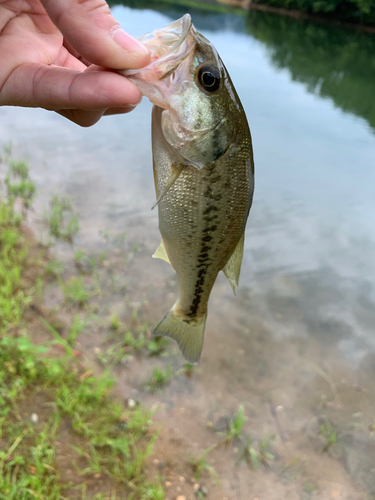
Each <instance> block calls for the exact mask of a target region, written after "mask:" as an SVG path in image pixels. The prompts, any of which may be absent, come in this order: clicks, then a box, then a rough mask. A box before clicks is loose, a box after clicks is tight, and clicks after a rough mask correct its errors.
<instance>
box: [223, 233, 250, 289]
mask: <svg viewBox="0 0 375 500" xmlns="http://www.w3.org/2000/svg"><path fill="white" fill-rule="evenodd" d="M244 242H245V231H244V232H243V233H242V236H241V238H240V239H239V241H238V243H237V246H236V248H235V249H234V252H233V253H232V255H231V256H230V257H229V259H228V262H227V263H226V264H225V266H224V267H223V273H224V274H225V276H226V277H227V279H228V281H229V284H230V286H231V287H232V290H233V292H234V294H236V290H237V288H238V280H239V278H240V271H241V263H242V256H243V247H244Z"/></svg>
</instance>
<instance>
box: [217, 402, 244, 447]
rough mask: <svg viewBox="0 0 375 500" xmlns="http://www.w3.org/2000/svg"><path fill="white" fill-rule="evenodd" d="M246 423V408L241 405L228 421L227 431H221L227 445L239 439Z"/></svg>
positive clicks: (220, 433)
mask: <svg viewBox="0 0 375 500" xmlns="http://www.w3.org/2000/svg"><path fill="white" fill-rule="evenodd" d="M244 424H245V408H244V406H243V405H240V406H239V408H238V410H237V411H236V413H235V414H234V415H233V417H231V418H230V419H229V420H228V422H227V429H226V431H225V432H219V433H218V434H219V435H220V436H223V442H224V444H225V446H230V445H231V444H232V443H233V441H234V440H235V439H239V438H240V436H241V434H242V429H243V426H244Z"/></svg>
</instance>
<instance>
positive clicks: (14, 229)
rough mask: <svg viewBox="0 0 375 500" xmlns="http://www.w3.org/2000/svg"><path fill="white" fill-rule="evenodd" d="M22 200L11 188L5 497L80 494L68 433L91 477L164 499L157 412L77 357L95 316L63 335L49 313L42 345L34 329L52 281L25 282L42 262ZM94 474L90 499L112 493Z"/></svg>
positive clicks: (5, 224) (3, 360)
mask: <svg viewBox="0 0 375 500" xmlns="http://www.w3.org/2000/svg"><path fill="white" fill-rule="evenodd" d="M8 153H9V154H8ZM4 158H5V159H6V160H7V161H8V160H9V158H10V149H9V152H7V153H6V155H4V156H3V158H2V161H3V163H4V161H5V160H4ZM25 172H26V166H25V165H23V164H20V163H18V164H17V165H16V164H14V165H13V171H12V176H16V175H17V176H21V178H22V175H25ZM14 203H15V199H14V197H13V196H12V193H9V194H8V197H6V198H4V197H3V198H1V199H0V262H1V265H0V444H1V446H0V499H1V500H5V499H6V500H34V499H43V500H67V498H69V497H71V496H70V495H69V489H70V487H71V485H68V484H65V483H63V482H62V481H61V478H60V474H59V470H58V465H57V460H56V443H57V441H59V442H61V435H62V433H63V435H64V438H63V440H65V441H66V440H67V439H69V438H71V439H72V440H74V441H75V442H77V441H78V443H79V446H77V448H79V451H78V449H77V451H76V452H75V451H74V450H72V453H75V455H74V456H73V458H72V461H73V463H74V461H75V460H78V459H80V460H82V459H83V460H84V461H86V463H85V465H84V466H83V470H85V469H86V473H87V474H88V476H90V474H92V473H93V471H94V470H100V471H101V473H102V474H104V475H105V476H107V477H108V478H109V479H110V480H112V479H113V480H114V482H113V484H114V485H115V486H114V488H113V495H112V496H113V500H115V499H116V497H117V495H116V490H121V494H122V497H124V496H126V498H127V499H129V500H133V499H134V500H136V499H137V500H141V499H142V500H143V499H145V500H146V499H149V500H163V499H164V493H163V490H162V488H161V486H160V482H159V481H158V480H156V481H155V482H150V481H149V480H147V478H146V475H145V460H146V459H147V457H148V456H149V454H150V453H151V450H152V446H153V443H154V440H155V439H156V436H155V435H153V434H152V433H151V432H150V430H149V426H150V423H151V413H150V412H145V411H144V410H142V408H141V407H139V406H137V407H136V408H134V409H133V410H130V409H128V410H124V408H123V406H122V405H121V404H119V403H117V402H116V401H114V400H113V398H112V397H111V394H110V390H111V387H112V385H113V380H112V379H111V378H110V377H109V376H108V374H107V373H105V374H103V376H101V377H94V376H92V371H91V370H86V371H84V369H83V366H82V364H80V363H78V362H77V359H76V357H75V355H74V351H73V349H72V346H73V345H74V342H75V340H76V338H77V336H78V335H79V334H80V332H82V329H83V328H84V326H85V324H86V322H87V319H81V318H80V316H76V317H75V318H74V320H73V323H72V325H71V327H70V332H69V334H68V338H67V339H64V338H62V337H61V335H60V333H59V332H58V331H57V329H55V328H54V326H53V325H50V324H49V323H47V322H46V321H45V320H44V319H43V318H42V317H40V318H39V320H40V322H41V325H40V329H43V330H44V329H47V331H49V332H50V333H51V335H52V336H53V338H52V340H51V341H49V342H47V343H45V344H42V345H35V344H34V343H33V341H32V338H31V337H30V336H29V334H28V331H27V327H28V321H29V319H28V317H26V316H25V311H26V310H27V308H28V304H29V303H30V302H31V301H34V300H35V295H36V294H37V295H39V299H40V296H41V294H42V290H43V282H42V280H41V279H40V278H38V279H36V280H34V282H33V283H29V282H28V281H26V280H25V271H26V270H27V268H28V266H30V265H35V263H34V264H31V263H30V258H29V256H28V247H27V245H26V243H25V240H24V238H23V236H22V233H21V229H20V227H19V224H20V221H21V219H20V217H19V215H18V214H17V213H16V210H15V205H14ZM38 265H40V266H42V265H43V263H42V262H40V263H39V264H38ZM52 268H53V266H52ZM45 274H46V271H45V269H41V272H40V273H39V276H43V275H45ZM52 274H55V273H52ZM26 283H28V288H26ZM82 290H83V292H85V293H86V295H85V293H83V292H82ZM64 291H66V297H67V300H68V301H69V302H73V303H80V304H84V303H86V302H87V301H88V300H89V298H90V297H91V294H89V292H88V291H87V290H86V289H85V286H84V284H83V282H81V281H76V282H75V284H74V285H73V286H72V288H69V286H68V287H66V288H65V289H64ZM56 343H57V344H59V345H62V346H63V347H64V349H65V351H66V353H65V356H58V357H54V356H53V355H52V351H51V346H52V344H56ZM39 396H41V400H42V401H43V400H47V401H48V403H46V404H44V403H41V404H39V403H38V405H39V406H38V408H39V409H40V410H38V414H39V419H40V421H39V423H38V424H37V425H34V424H33V423H32V422H31V420H30V418H29V416H25V408H26V412H27V411H28V409H29V408H30V410H31V408H32V407H33V405H35V404H36V401H38V397H39ZM47 405H48V406H47ZM80 452H83V456H82V455H81V454H80ZM90 479H92V478H90V477H86V476H84V477H83V476H82V482H81V484H79V485H78V486H77V488H79V489H80V490H81V491H82V498H85V497H86V498H96V499H97V500H99V498H102V499H103V498H104V496H103V495H100V494H97V495H94V496H93V495H91V496H90V491H89V487H90V486H89V485H90ZM91 482H92V481H91ZM85 492H86V493H85ZM84 494H85V496H83V495H84Z"/></svg>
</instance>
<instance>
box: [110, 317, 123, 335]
mask: <svg viewBox="0 0 375 500" xmlns="http://www.w3.org/2000/svg"><path fill="white" fill-rule="evenodd" d="M121 326H122V323H121V321H120V320H119V317H118V315H117V314H116V313H114V314H112V316H111V319H110V322H109V328H110V329H111V330H114V331H118V330H120V328H121Z"/></svg>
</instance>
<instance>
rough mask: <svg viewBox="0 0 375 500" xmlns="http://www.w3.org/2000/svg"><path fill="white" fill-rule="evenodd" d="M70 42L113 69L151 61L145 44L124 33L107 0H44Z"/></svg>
mask: <svg viewBox="0 0 375 500" xmlns="http://www.w3.org/2000/svg"><path fill="white" fill-rule="evenodd" d="M41 2H42V4H43V5H44V7H45V9H46V11H47V13H48V15H49V16H50V18H51V20H52V21H53V22H54V24H55V25H56V26H57V27H58V28H59V30H60V31H61V33H62V34H63V35H64V37H65V38H66V40H67V41H68V43H69V44H70V45H71V46H73V47H74V49H75V50H76V51H78V52H79V53H80V54H81V56H82V57H83V58H85V59H87V60H88V61H90V62H91V63H94V64H97V65H99V66H104V67H107V68H113V69H126V68H141V67H143V66H146V65H147V64H148V63H149V62H150V54H149V52H148V50H147V49H146V48H145V46H144V45H143V44H141V43H140V42H138V40H136V39H135V38H133V37H132V36H130V35H128V34H127V33H125V32H124V31H123V30H122V29H121V28H120V25H119V24H118V22H117V21H116V19H115V18H114V17H113V16H112V15H111V12H110V10H109V7H108V4H107V3H106V2H105V1H104V0H41Z"/></svg>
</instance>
